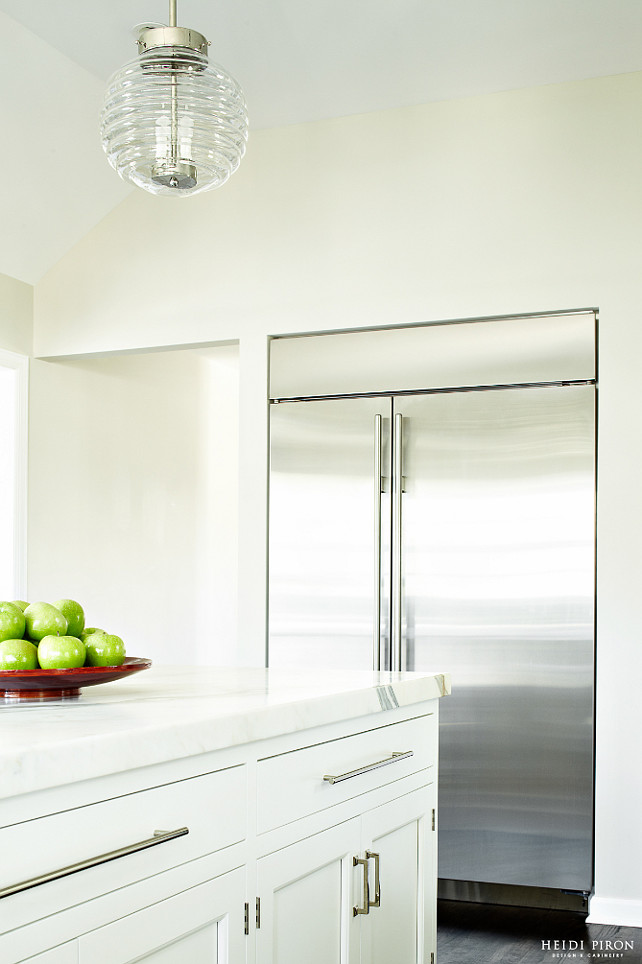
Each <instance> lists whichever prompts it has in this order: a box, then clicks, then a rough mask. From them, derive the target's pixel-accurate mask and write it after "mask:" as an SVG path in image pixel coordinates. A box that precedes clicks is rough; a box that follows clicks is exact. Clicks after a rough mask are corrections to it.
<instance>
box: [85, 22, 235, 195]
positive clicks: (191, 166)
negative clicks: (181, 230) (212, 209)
mask: <svg viewBox="0 0 642 964" xmlns="http://www.w3.org/2000/svg"><path fill="white" fill-rule="evenodd" d="M138 46H139V51H140V53H139V56H138V57H137V58H136V59H135V60H132V61H130V62H129V63H127V64H125V66H124V67H122V68H121V69H120V70H118V71H117V72H116V73H115V74H114V75H113V77H112V78H111V79H110V81H109V83H108V85H107V93H106V96H105V104H104V107H103V112H102V117H101V137H102V144H103V149H104V151H105V153H106V155H107V159H108V161H109V163H110V164H111V166H112V167H113V168H114V170H115V171H116V172H117V173H118V174H119V175H120V176H121V177H122V178H123V179H124V180H126V181H129V182H131V183H132V184H135V185H136V186H138V187H141V188H143V190H145V191H149V192H150V193H151V194H165V195H172V196H174V197H176V196H178V197H185V196H187V195H190V194H199V193H201V192H202V191H210V190H212V189H213V188H216V187H220V186H221V184H224V183H225V181H227V179H228V178H229V177H230V175H231V174H233V173H234V171H235V170H236V169H237V168H238V166H239V164H240V162H241V160H242V158H243V155H244V154H245V147H246V144H247V134H248V122H247V108H246V105H245V98H244V96H243V91H242V90H241V88H240V87H239V85H238V84H237V82H236V81H235V80H234V79H233V78H232V77H231V76H230V75H229V74H228V73H227V72H226V71H225V70H223V68H222V67H219V66H218V65H217V64H213V63H210V62H209V61H208V58H207V41H206V40H205V38H204V37H203V36H202V35H201V34H199V33H197V32H196V31H193V30H188V29H186V28H182V27H174V28H172V27H155V28H152V27H144V28H142V29H141V34H140V36H139V39H138Z"/></svg>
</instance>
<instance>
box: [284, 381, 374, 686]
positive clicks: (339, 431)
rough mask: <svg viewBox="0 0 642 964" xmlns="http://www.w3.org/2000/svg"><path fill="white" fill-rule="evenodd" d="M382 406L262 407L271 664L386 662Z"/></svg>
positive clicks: (351, 402)
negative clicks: (265, 417)
mask: <svg viewBox="0 0 642 964" xmlns="http://www.w3.org/2000/svg"><path fill="white" fill-rule="evenodd" d="M391 404H392V403H391V399H390V398H350V399H326V400H321V401H306V402H300V403H299V402H283V403H280V404H273V405H271V406H270V511H269V526H270V529H269V533H270V535H269V641H268V664H269V665H270V666H280V667H283V666H285V667H307V668H311V667H315V666H317V667H320V668H321V667H322V668H327V667H333V668H335V669H368V668H369V667H374V668H378V664H379V663H381V666H382V667H385V665H386V663H387V659H388V648H389V633H388V628H387V626H388V619H389V588H388V587H389V582H390V571H389V570H390V564H389V560H390V506H389V487H390V486H389V483H390V411H391ZM382 480H383V481H382ZM382 489H385V490H387V491H383V492H382Z"/></svg>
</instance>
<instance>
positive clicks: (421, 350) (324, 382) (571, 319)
mask: <svg viewBox="0 0 642 964" xmlns="http://www.w3.org/2000/svg"><path fill="white" fill-rule="evenodd" d="M595 329H596V313H595V312H594V311H593V310H587V311H578V312H560V313H557V314H542V315H528V316H521V317H513V318H488V319H481V320H477V321H458V322H450V323H437V324H429V325H411V326H407V327H403V328H386V329H376V330H369V331H356V332H339V333H332V334H323V335H305V336H297V337H293V338H274V339H273V340H272V342H271V345H270V398H271V399H273V400H274V399H284V398H314V397H318V396H328V395H330V396H331V395H359V394H372V393H387V392H390V393H394V392H407V391H426V390H431V389H432V390H439V389H447V388H462V387H463V388H465V387H484V386H491V385H521V384H537V383H545V382H566V381H591V380H593V379H594V378H595V377H596V355H595V343H596V337H595V334H596V331H595Z"/></svg>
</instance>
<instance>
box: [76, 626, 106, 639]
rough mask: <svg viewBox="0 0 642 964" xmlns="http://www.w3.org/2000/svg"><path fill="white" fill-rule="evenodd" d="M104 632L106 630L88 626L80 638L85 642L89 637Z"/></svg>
mask: <svg viewBox="0 0 642 964" xmlns="http://www.w3.org/2000/svg"><path fill="white" fill-rule="evenodd" d="M104 632H105V630H104V629H96V627H95V626H88V627H87V628H86V629H83V631H82V633H81V634H80V638H81V639H82V640H85V639H86V638H87V636H93V635H94V633H104Z"/></svg>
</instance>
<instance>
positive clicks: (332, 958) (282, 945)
mask: <svg viewBox="0 0 642 964" xmlns="http://www.w3.org/2000/svg"><path fill="white" fill-rule="evenodd" d="M358 846H359V819H358V818H357V819H354V820H349V821H346V823H342V824H339V826H337V827H334V828H332V829H330V830H326V831H324V832H322V833H318V834H315V835H314V836H312V837H307V838H306V839H304V840H301V841H299V842H298V843H295V844H292V845H291V846H289V847H285V848H284V849H283V850H279V851H277V852H276V853H273V854H270V855H269V856H267V857H263V858H262V859H260V860H259V861H258V893H259V894H260V895H261V917H260V927H259V928H257V930H256V964H301V962H303V961H305V964H357V962H358V960H359V928H358V926H354V925H353V911H352V908H353V900H357V899H359V898H360V890H359V891H357V889H356V886H353V882H354V881H355V880H356V878H355V873H356V869H357V868H354V867H353V856H356V855H357V853H358ZM359 887H360V885H359ZM357 921H358V918H355V919H354V924H356V923H357Z"/></svg>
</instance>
